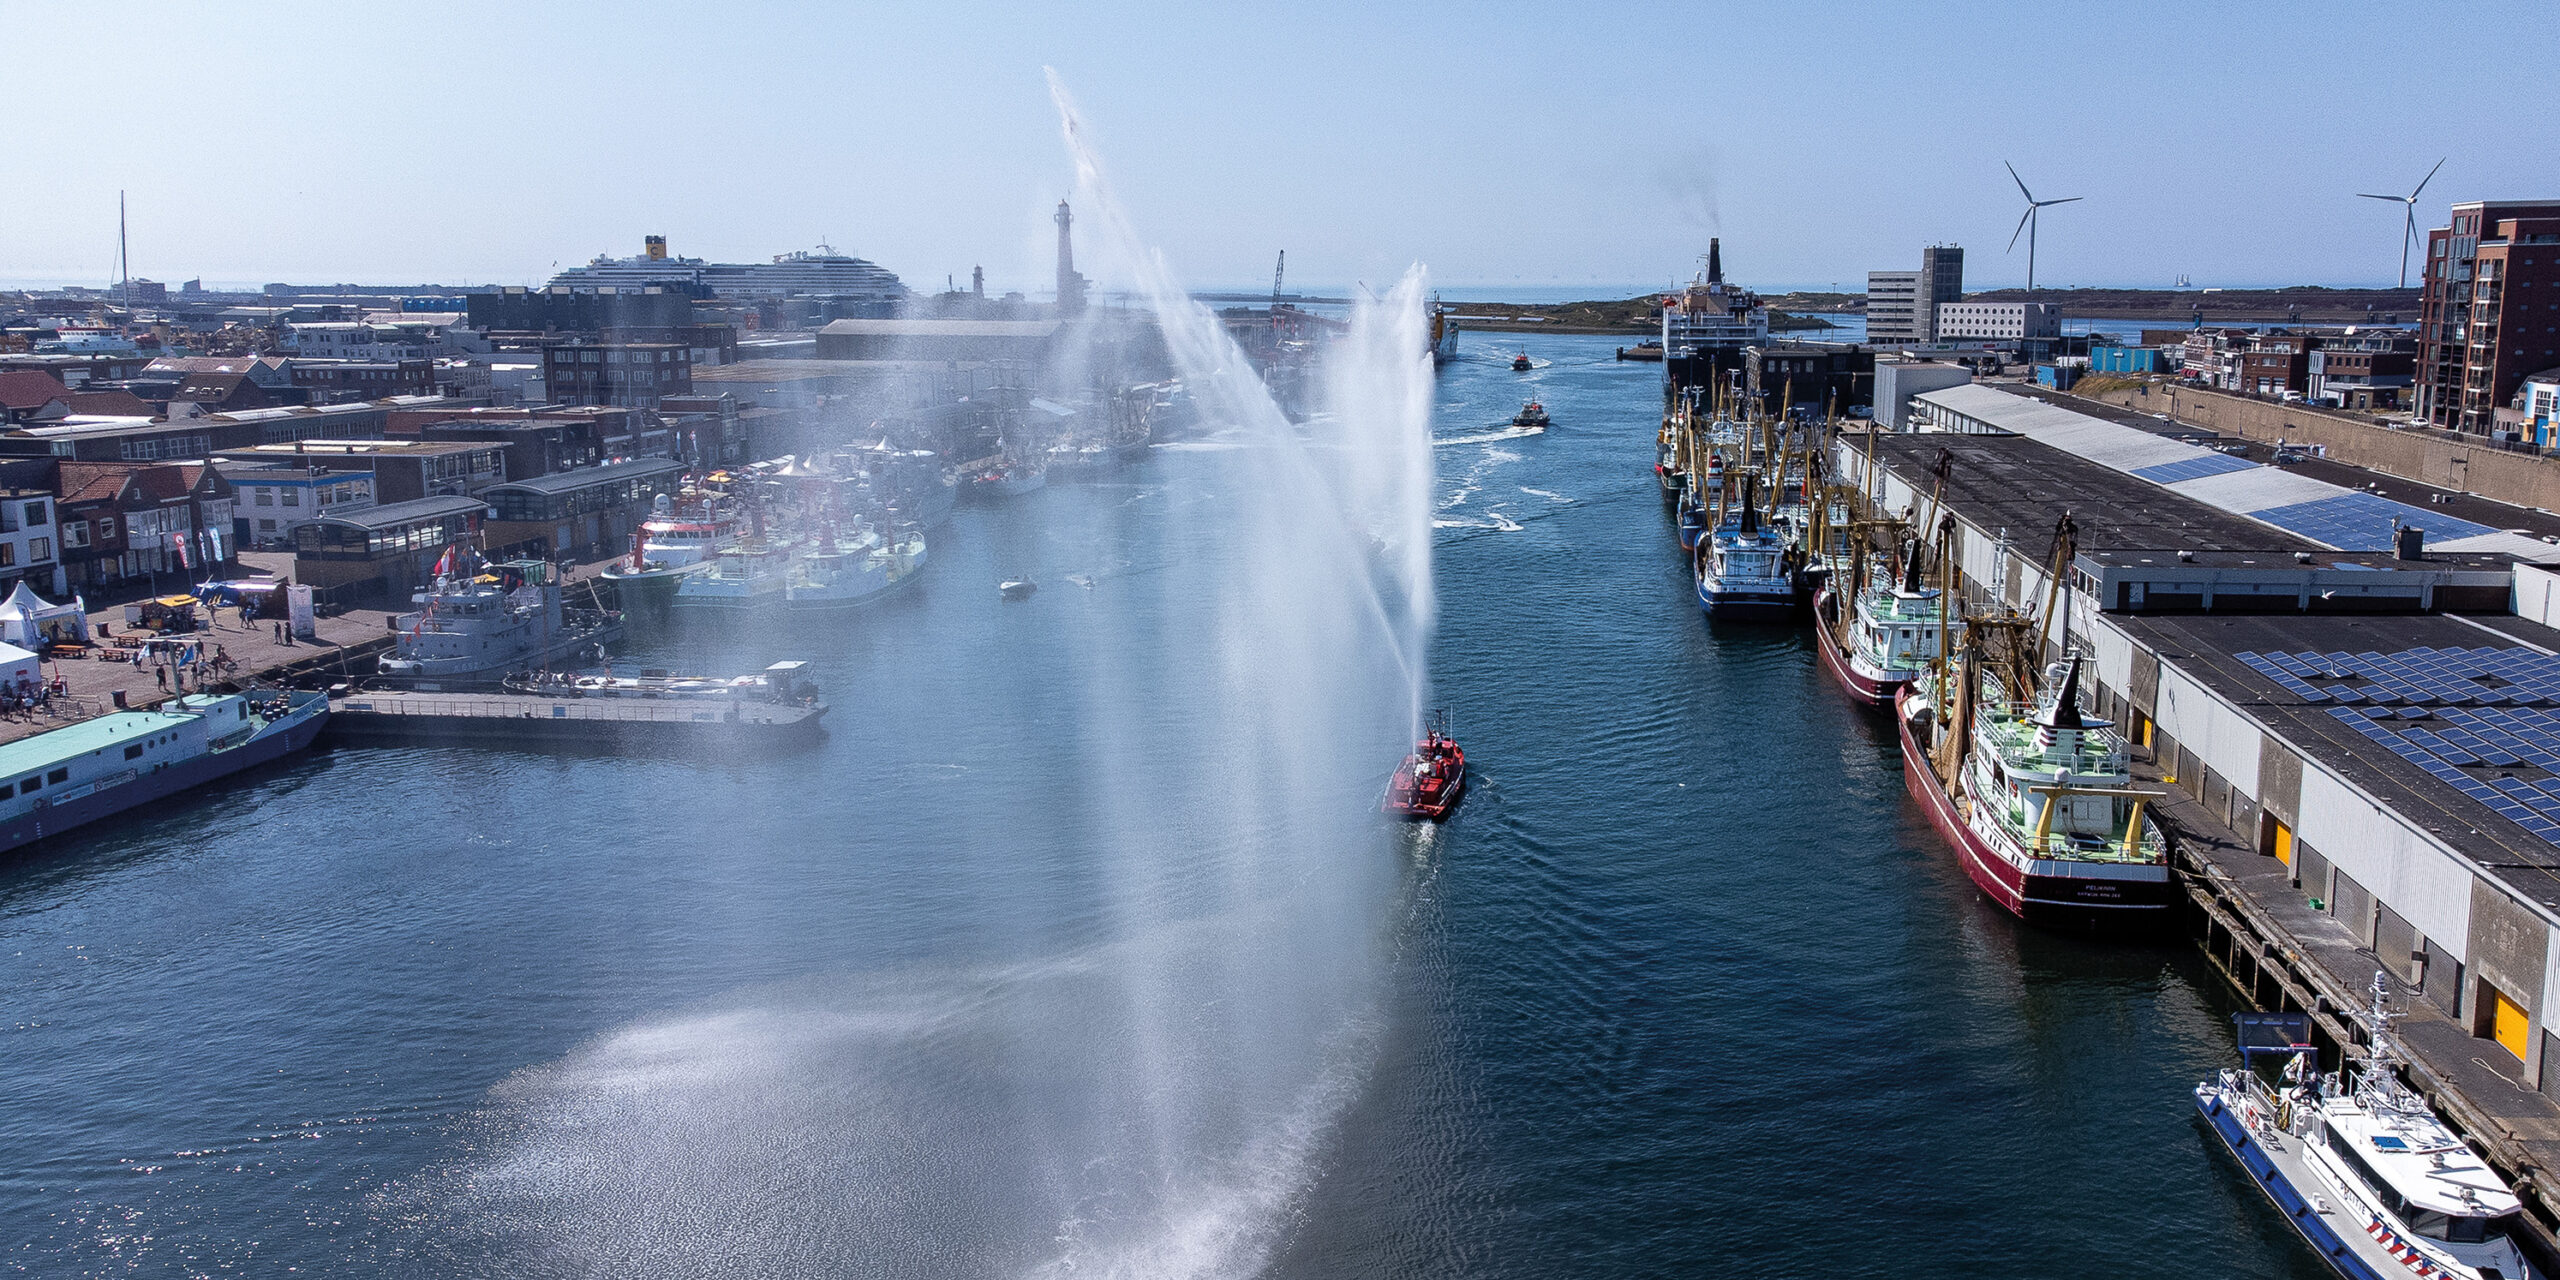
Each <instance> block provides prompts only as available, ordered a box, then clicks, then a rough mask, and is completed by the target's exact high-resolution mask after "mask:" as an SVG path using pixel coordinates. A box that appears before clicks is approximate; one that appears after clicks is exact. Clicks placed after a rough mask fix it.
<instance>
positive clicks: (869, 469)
mask: <svg viewBox="0 0 2560 1280" xmlns="http://www.w3.org/2000/svg"><path fill="white" fill-rule="evenodd" d="M852 458H853V461H854V463H855V465H856V466H858V467H859V468H860V470H861V471H862V474H863V477H864V479H865V481H866V485H867V488H868V490H869V494H870V497H871V500H872V501H873V503H874V504H876V505H879V506H882V507H885V508H886V509H887V510H888V511H889V512H890V513H891V515H892V516H893V518H895V519H896V520H897V522H898V523H900V524H911V525H914V526H916V527H917V528H920V529H925V530H928V531H929V530H933V529H938V528H941V527H942V525H943V523H944V522H946V521H948V520H949V519H951V508H952V507H953V506H954V505H956V504H957V503H958V501H959V495H960V477H959V475H958V474H957V473H955V472H954V471H952V469H951V468H950V467H947V466H945V465H943V462H942V455H940V454H938V453H935V452H933V451H932V450H930V449H897V448H892V447H890V444H889V442H888V441H887V440H886V439H883V440H881V442H880V443H879V444H876V445H873V446H871V447H869V448H866V449H860V450H856V451H855V452H854V454H853V455H852Z"/></svg>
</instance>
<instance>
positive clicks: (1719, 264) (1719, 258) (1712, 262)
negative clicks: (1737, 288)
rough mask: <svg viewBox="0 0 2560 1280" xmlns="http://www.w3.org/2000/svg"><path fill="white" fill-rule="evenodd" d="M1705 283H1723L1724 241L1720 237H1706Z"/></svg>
mask: <svg viewBox="0 0 2560 1280" xmlns="http://www.w3.org/2000/svg"><path fill="white" fill-rule="evenodd" d="M1707 283H1708V284H1723V283H1724V242H1723V240H1722V239H1721V238H1720V237H1717V236H1708V237H1707Z"/></svg>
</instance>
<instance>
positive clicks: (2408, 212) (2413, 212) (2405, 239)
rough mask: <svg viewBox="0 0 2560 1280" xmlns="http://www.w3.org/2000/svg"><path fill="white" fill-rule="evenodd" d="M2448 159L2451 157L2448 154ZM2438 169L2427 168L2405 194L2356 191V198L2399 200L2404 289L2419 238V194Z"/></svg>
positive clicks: (2401, 283) (2401, 271) (2439, 164)
mask: <svg viewBox="0 0 2560 1280" xmlns="http://www.w3.org/2000/svg"><path fill="white" fill-rule="evenodd" d="M2446 159H2451V157H2449V156H2448V157H2446ZM2443 167H2444V161H2443V160H2438V161H2436V169H2441V168H2443ZM2436 169H2429V170H2427V176H2425V177H2423V178H2420V179H2418V188H2417V190H2416V191H2412V192H2410V193H2409V194H2407V195H2405V196H2377V195H2374V194H2372V193H2370V192H2365V191H2359V192H2357V193H2356V198H2357V199H2360V200H2391V201H2396V202H2398V203H2399V205H2400V207H2401V208H2400V212H2401V221H2400V287H2401V288H2403V289H2406V288H2408V287H2409V246H2410V245H2411V244H2413V243H2415V242H2416V241H2417V239H2418V196H2419V194H2420V193H2421V192H2424V191H2425V190H2426V189H2427V184H2428V183H2430V182H2433V181H2435V180H2436Z"/></svg>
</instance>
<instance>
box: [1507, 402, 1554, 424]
mask: <svg viewBox="0 0 2560 1280" xmlns="http://www.w3.org/2000/svg"><path fill="white" fill-rule="evenodd" d="M1511 425H1512V426H1515V427H1520V428H1523V429H1525V430H1529V431H1544V430H1546V429H1547V407H1546V406H1545V405H1542V404H1540V403H1538V402H1537V401H1535V400H1532V401H1530V402H1529V403H1527V404H1524V405H1522V406H1520V412H1518V413H1515V414H1513V415H1511Z"/></svg>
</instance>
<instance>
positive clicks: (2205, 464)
mask: <svg viewBox="0 0 2560 1280" xmlns="http://www.w3.org/2000/svg"><path fill="white" fill-rule="evenodd" d="M2257 465H2258V464H2257V463H2254V462H2248V461H2244V460H2242V459H2239V458H2234V457H2231V456H2230V455H2228V454H2220V453H2208V454H2206V455H2204V456H2203V457H2201V458H2180V459H2179V460H2177V461H2176V462H2163V463H2160V464H2159V465H2157V466H2149V467H2135V468H2134V469H2133V472H2132V474H2134V475H2135V476H2138V477H2140V478H2142V479H2144V480H2148V481H2150V482H2151V483H2153V484H2176V483H2177V482H2179V481H2181V480H2202V479H2204V478H2205V477H2206V476H2218V475H2223V474H2225V473H2227V472H2232V471H2247V470H2249V469H2250V468H2252V467H2255V466H2257Z"/></svg>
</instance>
